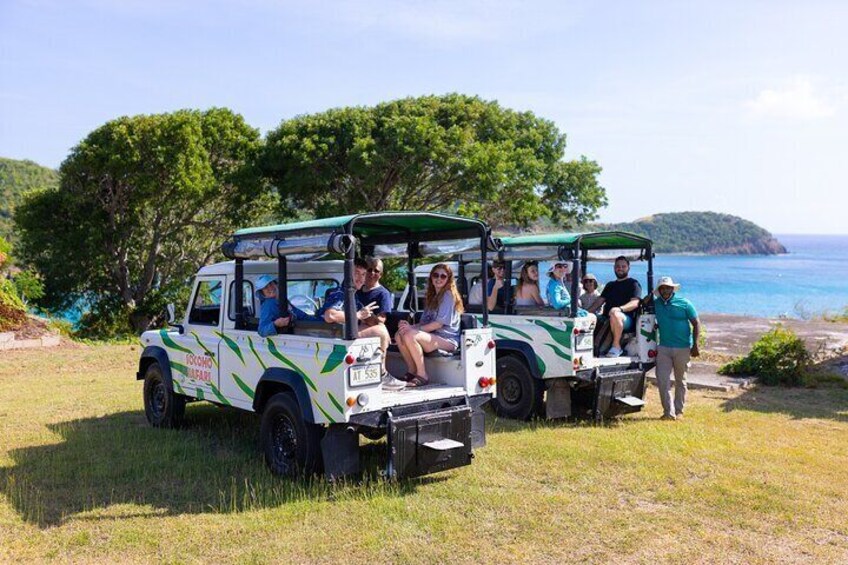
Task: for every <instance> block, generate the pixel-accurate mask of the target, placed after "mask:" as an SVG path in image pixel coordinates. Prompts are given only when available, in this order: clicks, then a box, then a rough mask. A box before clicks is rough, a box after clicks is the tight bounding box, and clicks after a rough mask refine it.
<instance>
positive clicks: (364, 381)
mask: <svg viewBox="0 0 848 565" xmlns="http://www.w3.org/2000/svg"><path fill="white" fill-rule="evenodd" d="M349 375H350V376H349V379H350V386H352V387H354V386H365V385H373V384H377V383H379V382H380V365H359V366H356V367H351V368H350V373H349Z"/></svg>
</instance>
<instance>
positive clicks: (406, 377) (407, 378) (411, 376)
mask: <svg viewBox="0 0 848 565" xmlns="http://www.w3.org/2000/svg"><path fill="white" fill-rule="evenodd" d="M415 376H416V375H415V373H410V372H409V371H407V372H406V374H405V375H404V376H402V377H399V378H400V380H402V381H406V382H409V381H411V380H412V379H414V378H415Z"/></svg>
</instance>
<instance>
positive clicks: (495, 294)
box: [486, 260, 506, 310]
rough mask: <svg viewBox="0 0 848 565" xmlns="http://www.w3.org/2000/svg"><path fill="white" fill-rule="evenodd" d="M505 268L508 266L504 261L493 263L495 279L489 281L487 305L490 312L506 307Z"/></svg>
mask: <svg viewBox="0 0 848 565" xmlns="http://www.w3.org/2000/svg"><path fill="white" fill-rule="evenodd" d="M505 268H506V264H505V263H504V262H503V261H499V260H498V261H493V262H492V271H494V275H495V277H494V278H493V279H491V280H490V281H489V288H488V289H487V290H486V303H487V307H488V309H489V310H494V309H495V308H496V307H497V308H503V307H504V306H505V305H506V290H505V284H506V283H505V282H504V272H505Z"/></svg>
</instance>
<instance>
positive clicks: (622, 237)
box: [501, 231, 651, 249]
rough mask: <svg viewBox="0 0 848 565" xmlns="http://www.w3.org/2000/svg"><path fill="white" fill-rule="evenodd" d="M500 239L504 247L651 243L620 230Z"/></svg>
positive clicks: (603, 246)
mask: <svg viewBox="0 0 848 565" xmlns="http://www.w3.org/2000/svg"><path fill="white" fill-rule="evenodd" d="M501 241H503V244H504V246H506V247H529V246H542V245H544V246H549V245H562V246H566V247H573V246H575V245H578V244H579V245H580V248H581V249H642V248H644V247H647V246H649V245H651V240H650V239H648V238H647V237H643V236H641V235H636V234H634V233H627V232H621V231H602V232H588V233H547V234H539V235H519V236H516V237H505V238H502V240H501Z"/></svg>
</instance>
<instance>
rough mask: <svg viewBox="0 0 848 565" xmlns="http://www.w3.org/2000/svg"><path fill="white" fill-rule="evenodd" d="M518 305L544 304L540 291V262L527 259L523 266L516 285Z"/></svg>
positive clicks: (516, 303)
mask: <svg viewBox="0 0 848 565" xmlns="http://www.w3.org/2000/svg"><path fill="white" fill-rule="evenodd" d="M515 305H516V306H544V305H545V301H544V300H542V294H541V292H540V291H539V263H537V262H536V261H526V262H525V263H524V265H523V266H522V267H521V274H520V275H519V276H518V284H517V285H515Z"/></svg>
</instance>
